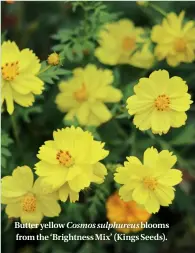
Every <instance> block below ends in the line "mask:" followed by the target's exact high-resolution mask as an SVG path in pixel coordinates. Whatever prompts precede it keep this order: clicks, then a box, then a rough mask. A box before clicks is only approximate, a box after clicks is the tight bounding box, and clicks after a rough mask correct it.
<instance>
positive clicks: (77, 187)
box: [68, 174, 90, 192]
mask: <svg viewBox="0 0 195 253" xmlns="http://www.w3.org/2000/svg"><path fill="white" fill-rule="evenodd" d="M68 184H69V186H70V188H71V190H72V191H75V192H79V191H81V190H83V189H84V188H86V187H89V185H90V179H89V177H88V175H86V174H81V175H79V176H77V177H75V178H74V179H72V180H70V181H69V182H68Z"/></svg>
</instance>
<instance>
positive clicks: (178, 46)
mask: <svg viewBox="0 0 195 253" xmlns="http://www.w3.org/2000/svg"><path fill="white" fill-rule="evenodd" d="M186 46H187V44H186V41H185V40H184V39H182V38H180V39H177V40H176V41H175V43H174V47H175V50H176V51H177V52H184V51H185V50H186Z"/></svg>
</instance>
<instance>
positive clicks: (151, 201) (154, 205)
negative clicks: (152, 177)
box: [144, 192, 160, 213]
mask: <svg viewBox="0 0 195 253" xmlns="http://www.w3.org/2000/svg"><path fill="white" fill-rule="evenodd" d="M144 206H145V208H146V210H147V211H148V212H149V213H157V212H158V211H159V209H160V204H159V201H158V199H157V198H156V196H155V194H154V193H153V192H149V196H148V198H147V200H146V203H145V205H144Z"/></svg>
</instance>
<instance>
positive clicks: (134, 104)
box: [127, 95, 153, 115]
mask: <svg viewBox="0 0 195 253" xmlns="http://www.w3.org/2000/svg"><path fill="white" fill-rule="evenodd" d="M152 107H153V101H148V100H144V99H140V98H139V97H138V96H136V95H133V96H131V97H129V98H128V99H127V109H128V112H129V114H130V115H133V114H135V113H139V114H140V113H142V112H143V113H145V112H147V110H150V109H151V108H152Z"/></svg>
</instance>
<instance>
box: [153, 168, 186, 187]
mask: <svg viewBox="0 0 195 253" xmlns="http://www.w3.org/2000/svg"><path fill="white" fill-rule="evenodd" d="M181 181H182V172H181V171H180V170H176V169H171V170H169V171H168V172H167V173H166V174H165V175H164V176H162V177H160V178H159V179H158V182H159V183H160V184H162V185H166V186H174V185H177V184H179V183H181Z"/></svg>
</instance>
